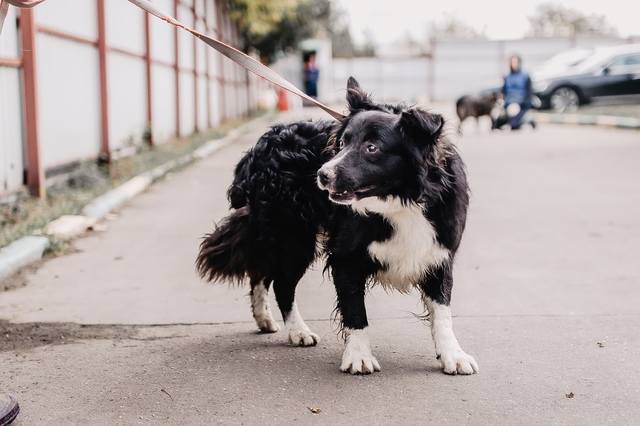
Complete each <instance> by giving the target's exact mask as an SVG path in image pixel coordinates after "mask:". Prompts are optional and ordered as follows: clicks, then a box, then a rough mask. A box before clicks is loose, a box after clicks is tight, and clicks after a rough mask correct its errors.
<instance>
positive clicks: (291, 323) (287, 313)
mask: <svg viewBox="0 0 640 426" xmlns="http://www.w3.org/2000/svg"><path fill="white" fill-rule="evenodd" d="M306 267H307V265H305V267H304V269H302V270H301V271H300V270H298V271H291V270H289V271H287V272H286V273H284V274H282V275H280V276H278V277H276V279H275V280H274V282H273V290H274V291H275V294H276V300H277V301H278V307H279V308H280V312H282V319H283V320H284V325H285V327H286V329H287V332H288V334H289V343H291V344H292V345H294V346H315V345H316V344H317V343H318V341H319V340H320V337H319V336H318V335H317V334H315V333H313V332H312V331H311V330H310V329H309V327H308V326H307V324H306V323H305V322H304V319H302V316H301V315H300V312H299V311H298V306H297V305H296V302H295V293H296V286H297V285H298V281H299V280H300V278H302V275H303V274H304V271H305V270H306Z"/></svg>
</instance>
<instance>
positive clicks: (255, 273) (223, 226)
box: [196, 206, 268, 283]
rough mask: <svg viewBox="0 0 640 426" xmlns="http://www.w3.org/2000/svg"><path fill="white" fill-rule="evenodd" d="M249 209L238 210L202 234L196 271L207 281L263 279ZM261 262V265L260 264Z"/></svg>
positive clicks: (237, 281) (247, 207)
mask: <svg viewBox="0 0 640 426" xmlns="http://www.w3.org/2000/svg"><path fill="white" fill-rule="evenodd" d="M252 234H253V233H252V224H251V218H250V212H249V206H244V207H241V208H239V209H237V210H235V211H233V213H231V214H230V215H229V216H227V217H226V218H224V219H223V220H222V221H221V222H220V223H219V224H217V225H216V229H214V230H213V232H211V233H210V234H207V235H205V237H204V240H203V241H202V243H201V244H200V252H199V253H198V257H197V259H196V268H197V270H198V273H199V274H200V276H201V277H202V278H203V279H206V280H208V281H220V280H224V279H226V280H229V281H232V282H236V283H240V282H241V281H242V280H243V279H244V278H245V277H246V276H247V275H249V276H250V277H251V278H252V279H264V278H266V275H267V274H268V273H267V272H265V271H262V270H261V269H263V268H261V267H260V265H259V264H258V262H257V258H256V256H255V255H256V253H255V251H256V249H257V247H256V246H255V242H256V241H255V238H254V237H255V236H253V235H252ZM260 263H262V262H260Z"/></svg>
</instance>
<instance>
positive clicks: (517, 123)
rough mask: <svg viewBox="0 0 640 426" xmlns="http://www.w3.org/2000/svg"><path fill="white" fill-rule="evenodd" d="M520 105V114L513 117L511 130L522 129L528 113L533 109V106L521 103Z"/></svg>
mask: <svg viewBox="0 0 640 426" xmlns="http://www.w3.org/2000/svg"><path fill="white" fill-rule="evenodd" d="M519 105H520V112H518V114H516V115H514V116H513V117H511V130H518V129H519V128H520V127H522V124H523V121H524V116H525V114H526V113H527V111H529V110H530V109H531V106H530V105H529V104H528V103H521V104H519ZM508 106H509V105H506V107H508Z"/></svg>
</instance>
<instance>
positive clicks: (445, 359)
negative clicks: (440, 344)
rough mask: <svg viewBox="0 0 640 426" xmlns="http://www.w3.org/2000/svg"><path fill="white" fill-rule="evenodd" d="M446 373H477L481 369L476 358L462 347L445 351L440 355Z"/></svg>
mask: <svg viewBox="0 0 640 426" xmlns="http://www.w3.org/2000/svg"><path fill="white" fill-rule="evenodd" d="M439 359H440V364H441V365H442V371H444V372H445V374H453V375H455V374H465V375H468V374H475V373H477V372H478V371H480V369H479V368H478V363H477V362H476V360H475V359H474V358H473V357H472V356H471V355H469V354H467V353H466V352H464V351H463V350H462V349H456V350H452V351H448V352H443V353H442V354H440V356H439Z"/></svg>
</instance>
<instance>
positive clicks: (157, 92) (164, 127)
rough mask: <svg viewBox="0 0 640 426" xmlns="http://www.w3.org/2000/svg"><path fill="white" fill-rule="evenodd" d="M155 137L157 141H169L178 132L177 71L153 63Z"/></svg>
mask: <svg viewBox="0 0 640 426" xmlns="http://www.w3.org/2000/svg"><path fill="white" fill-rule="evenodd" d="M151 74H152V75H153V79H152V80H151V81H152V85H153V98H152V102H153V123H152V125H153V137H154V141H155V142H156V143H163V142H167V141H168V140H170V139H171V138H173V137H174V136H175V134H176V91H175V73H174V71H173V69H172V68H168V67H165V66H162V65H153V66H152V68H151Z"/></svg>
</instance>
